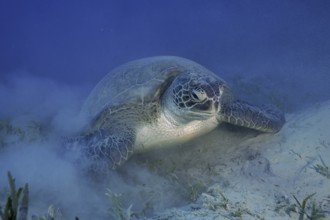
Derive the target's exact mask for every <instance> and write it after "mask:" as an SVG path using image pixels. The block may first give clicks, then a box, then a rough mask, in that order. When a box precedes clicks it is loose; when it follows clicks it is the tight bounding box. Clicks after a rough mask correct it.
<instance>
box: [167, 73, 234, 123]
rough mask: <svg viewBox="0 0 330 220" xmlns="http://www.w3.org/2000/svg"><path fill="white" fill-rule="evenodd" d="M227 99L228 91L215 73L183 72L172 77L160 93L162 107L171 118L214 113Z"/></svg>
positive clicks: (202, 117)
mask: <svg viewBox="0 0 330 220" xmlns="http://www.w3.org/2000/svg"><path fill="white" fill-rule="evenodd" d="M228 100H231V92H230V89H229V87H228V86H227V84H226V83H225V81H223V80H222V79H220V78H218V77H217V76H215V75H206V74H200V73H192V72H187V73H184V74H181V75H179V76H177V77H176V78H175V79H174V80H173V81H172V83H171V85H170V87H168V89H167V91H166V92H165V93H164V96H163V102H164V106H163V107H164V108H165V109H166V112H168V113H169V114H170V116H171V117H172V118H175V120H177V121H180V122H181V123H187V122H190V121H193V120H206V119H209V118H211V117H216V116H217V115H218V114H219V112H220V110H221V104H222V103H223V102H226V101H228Z"/></svg>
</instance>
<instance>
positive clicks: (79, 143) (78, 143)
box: [65, 130, 135, 171]
mask: <svg viewBox="0 0 330 220" xmlns="http://www.w3.org/2000/svg"><path fill="white" fill-rule="evenodd" d="M122 134H123V133H122ZM124 134H125V135H126V136H125V137H123V135H121V136H118V135H114V134H109V133H108V132H106V131H105V130H96V131H94V132H92V133H89V134H87V135H83V136H78V137H74V138H68V139H66V141H65V147H66V150H67V151H73V152H78V153H79V156H78V158H77V159H78V161H79V160H80V161H83V163H86V160H87V166H88V167H87V169H89V170H96V171H99V170H103V169H109V168H111V169H116V167H117V166H119V165H121V164H123V163H124V162H125V161H126V160H127V159H128V158H129V157H130V156H131V155H132V153H133V145H134V139H135V137H134V135H133V132H128V131H127V130H126V131H125V132H124Z"/></svg>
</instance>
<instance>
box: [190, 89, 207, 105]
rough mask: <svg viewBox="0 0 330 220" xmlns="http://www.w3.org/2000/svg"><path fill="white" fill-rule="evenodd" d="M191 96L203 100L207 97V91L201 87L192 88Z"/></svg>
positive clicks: (196, 99) (198, 100)
mask: <svg viewBox="0 0 330 220" xmlns="http://www.w3.org/2000/svg"><path fill="white" fill-rule="evenodd" d="M190 96H191V98H192V99H193V100H194V101H196V102H203V101H204V100H205V99H206V98H207V95H206V93H205V91H204V90H203V89H201V88H194V89H192V90H191V92H190Z"/></svg>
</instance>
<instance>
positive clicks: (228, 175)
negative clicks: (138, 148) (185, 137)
mask: <svg viewBox="0 0 330 220" xmlns="http://www.w3.org/2000/svg"><path fill="white" fill-rule="evenodd" d="M329 116H330V101H327V102H323V103H319V104H315V105H314V106H313V107H311V108H309V109H305V110H303V111H301V112H297V113H294V114H288V115H286V119H287V122H286V124H285V125H284V127H283V129H282V130H281V131H280V132H278V133H277V134H264V133H259V132H255V131H252V130H249V129H243V128H238V127H236V126H230V125H225V124H223V125H221V126H220V127H219V128H218V129H216V130H215V131H213V132H211V133H210V134H208V135H206V136H203V137H200V138H198V139H196V140H194V141H193V142H190V143H187V144H184V145H182V146H175V147H171V148H166V149H160V150H157V151H153V152H147V153H143V154H139V155H135V156H133V157H132V158H131V159H130V160H129V161H128V162H127V163H125V164H124V165H123V166H121V167H120V168H119V169H118V170H116V171H114V172H111V174H110V175H109V177H108V178H104V179H103V178H101V179H102V181H101V182H102V183H97V181H90V178H85V177H81V174H80V173H79V174H77V171H75V167H74V166H71V165H69V163H68V162H67V161H62V159H59V158H58V157H57V156H54V155H52V151H48V150H45V149H44V148H42V147H32V146H31V147H30V148H26V147H22V148H19V147H18V148H17V149H18V150H15V149H13V150H10V152H9V150H7V148H4V150H3V151H1V155H0V167H1V170H0V171H1V179H2V180H3V179H5V172H6V171H7V170H11V171H12V173H13V175H14V177H16V179H17V184H18V185H22V184H23V183H25V182H28V183H29V184H30V189H31V193H30V194H31V195H30V201H31V202H30V205H31V207H30V208H31V209H30V213H31V214H32V213H39V214H40V215H41V214H42V213H45V212H47V211H46V210H47V207H49V206H50V205H55V207H57V208H58V210H61V212H62V213H63V215H62V214H61V215H58V216H57V217H56V218H55V219H74V216H79V217H80V219H92V218H93V219H113V218H115V217H116V213H112V215H111V214H109V210H110V211H111V210H112V211H113V210H114V209H111V207H112V206H113V204H111V202H109V200H108V198H106V196H105V193H106V192H107V191H106V189H107V188H108V189H111V190H112V191H113V192H115V193H118V195H119V193H122V195H123V197H122V198H123V203H122V204H121V205H122V211H123V212H124V214H123V215H118V213H117V217H118V216H119V217H120V216H121V219H125V218H126V219H129V217H130V219H136V218H138V219H281V220H283V219H299V216H300V217H301V216H302V214H301V213H302V207H301V206H299V204H298V202H299V203H300V205H302V203H303V200H304V199H305V198H307V197H308V196H310V195H312V196H310V198H309V199H307V200H306V207H305V208H304V210H303V212H304V213H305V215H304V219H313V218H311V216H312V215H313V214H312V211H313V206H314V217H316V215H315V212H316V213H317V214H318V215H319V216H323V217H322V218H314V219H330V173H329V172H330V171H329V166H330V129H329V127H330V117H329ZM8 149H9V148H8ZM17 161H18V162H17ZM5 184H6V183H5V181H1V184H0V186H1V189H3V187H4V185H5ZM1 195H2V196H3V194H0V198H1V200H0V201H4V200H3V199H4V198H3V197H1ZM295 198H296V199H297V201H296V200H295ZM0 205H3V202H1V203H0ZM109 207H110V209H109ZM129 207H131V208H130V209H129ZM127 210H128V211H130V212H129V214H130V213H132V215H131V216H127V215H126V214H127V213H128V212H127ZM117 211H118V210H117ZM125 215H126V216H125Z"/></svg>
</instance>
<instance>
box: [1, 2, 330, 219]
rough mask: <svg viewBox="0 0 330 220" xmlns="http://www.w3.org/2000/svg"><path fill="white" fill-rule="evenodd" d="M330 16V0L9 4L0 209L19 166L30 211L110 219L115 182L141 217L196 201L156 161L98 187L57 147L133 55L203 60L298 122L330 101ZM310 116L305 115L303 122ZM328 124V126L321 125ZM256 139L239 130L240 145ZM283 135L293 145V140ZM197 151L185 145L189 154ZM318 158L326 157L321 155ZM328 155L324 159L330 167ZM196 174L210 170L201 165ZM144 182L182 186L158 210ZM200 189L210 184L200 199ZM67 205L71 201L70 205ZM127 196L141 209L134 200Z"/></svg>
mask: <svg viewBox="0 0 330 220" xmlns="http://www.w3.org/2000/svg"><path fill="white" fill-rule="evenodd" d="M329 21H330V1H327V0H318V1H307V0H300V1H298V0H292V1H276V0H266V1H261V0H260V1H257V0H256V1H247V0H242V1H231V0H209V1H200V0H181V1H174V0H169V1H151V0H150V1H148V0H139V1H133V0H130V1H125V0H123V1H119V0H118V1H115V0H97V1H87V0H86V1H64V0H56V1H51V0H29V1H19V0H12V1H9V0H8V1H7V0H4V1H1V2H0V187H1V188H0V207H4V204H5V200H6V199H5V198H6V195H7V194H6V189H7V188H6V187H7V174H6V173H7V171H8V170H10V171H11V172H12V175H13V176H14V177H15V178H16V183H17V185H19V186H23V185H24V183H26V182H28V183H29V184H30V188H31V192H32V193H31V198H30V200H31V205H32V208H31V210H32V211H31V212H33V213H36V214H38V215H42V214H43V213H44V212H47V209H48V208H49V207H50V206H51V205H53V204H54V206H55V207H57V206H58V207H60V206H66V207H69V208H68V210H66V213H69V212H70V211H69V210H70V208H72V207H75V208H74V210H75V211H74V212H73V213H70V214H68V215H67V216H70V218H67V217H57V218H58V219H73V217H74V216H75V215H80V216H83V217H84V216H85V218H81V219H92V217H91V216H93V217H95V215H94V214H95V212H97V213H98V215H96V217H95V218H96V219H103V218H107V210H108V209H109V207H110V206H111V205H109V204H108V203H107V202H106V201H105V200H107V198H103V196H104V194H105V193H107V191H106V189H107V188H111V189H113V191H116V185H120V186H121V187H122V188H121V189H120V190H118V191H119V192H121V193H126V194H129V195H132V196H131V199H132V204H133V206H132V207H133V209H134V207H137V210H138V211H136V212H139V213H144V214H140V215H136V216H139V217H141V216H143V215H145V216H147V217H150V216H152V215H154V214H155V213H157V212H159V211H162V210H164V209H165V208H172V207H175V206H178V207H179V206H181V205H185V204H187V203H188V202H190V201H188V202H187V201H184V199H181V198H180V199H178V200H175V199H174V198H175V194H176V191H173V188H172V185H171V183H172V182H173V179H171V180H169V179H168V178H167V177H168V176H167V174H168V172H169V171H168V170H165V171H164V168H162V169H158V172H159V173H157V172H150V170H152V171H153V168H154V166H156V165H157V164H156V163H157V161H156V160H154V161H153V163H152V164H153V165H152V168H150V164H148V166H147V168H143V170H142V171H141V170H139V168H136V167H135V165H136V164H134V162H133V163H132V164H131V165H130V164H129V165H127V167H126V170H129V171H125V167H124V168H123V169H122V170H121V171H120V172H121V173H124V174H122V175H119V174H113V175H114V176H113V177H112V180H113V183H110V185H111V187H109V184H107V183H102V184H104V185H102V186H101V187H100V186H99V185H98V186H97V187H95V185H96V183H94V182H93V181H90V180H89V179H87V180H86V179H83V180H82V179H80V178H81V177H80V176H79V175H80V174H77V172H76V171H75V170H74V167H73V166H72V165H70V164H68V162H67V161H62V160H61V159H59V158H58V157H57V156H55V155H53V153H52V150H48V149H47V148H50V149H54V148H56V146H55V145H56V141H55V140H56V138H57V137H58V136H61V135H63V134H64V133H66V132H67V133H72V132H74V131H76V129H77V128H78V127H79V122H77V120H76V119H75V116H76V115H77V113H78V112H79V110H80V107H81V105H82V103H83V101H84V99H85V98H86V96H87V95H88V93H89V92H90V90H91V89H92V88H93V87H94V86H95V85H96V84H97V82H99V81H100V80H101V79H102V77H103V76H104V75H105V74H107V73H108V72H109V71H111V70H112V69H113V68H115V67H116V66H118V65H121V64H123V63H125V62H127V61H130V60H134V59H138V58H143V57H148V56H157V55H174V56H181V57H185V58H188V59H191V60H194V61H195V62H197V63H199V64H201V65H203V66H205V67H206V68H208V69H210V70H212V71H213V72H214V73H216V74H217V75H219V76H220V77H221V78H223V79H224V80H226V81H227V82H228V83H229V85H230V86H231V87H232V89H233V91H234V93H235V95H236V97H238V98H241V99H244V100H248V101H251V102H254V103H257V104H262V103H271V104H274V105H276V106H278V107H279V108H280V109H282V110H283V111H285V112H286V113H287V114H289V115H291V116H292V115H293V116H292V117H293V118H295V117H296V118H297V117H298V116H294V115H297V114H300V113H301V112H303V111H305V110H306V109H310V108H314V107H315V106H319V103H323V102H326V101H327V100H329V99H330V22H329ZM326 109H329V107H326ZM306 114H307V113H306ZM307 115H308V114H307ZM309 115H310V114H309ZM329 116H330V112H329V111H325V113H324V117H329ZM289 118H290V116H289ZM303 118H304V115H302V116H301V117H300V118H299V117H298V119H297V121H299V122H301V120H303ZM323 120H324V118H322V117H321V118H319V119H318V120H315V122H314V121H313V123H312V122H310V123H309V124H308V123H307V125H306V126H312V125H313V126H316V127H317V126H318V123H320V122H321V121H323ZM289 121H290V120H289ZM295 125H296V124H294V126H295ZM294 126H292V127H294ZM304 126H305V125H304ZM292 127H291V128H292ZM327 129H328V130H329V127H328V126H326V125H325V126H324V128H323V127H322V129H321V130H322V131H326V130H327ZM316 130H317V129H316ZM290 131H292V130H290ZM292 132H293V131H292ZM317 132H318V131H316V133H315V134H317ZM306 133H307V132H306ZM306 133H304V135H305V134H306ZM290 134H291V133H290ZM313 134H314V133H313ZM246 135H247V136H246ZM252 136H254V134H250V133H248V134H245V135H243V136H240V138H242V142H241V143H243V142H244V141H245V140H246V138H247V137H249V138H251V137H252ZM288 136H289V135H288ZM210 137H211V136H210ZM222 137H223V136H222ZM226 137H227V136H226ZM228 137H229V139H230V140H229V141H228V140H226V141H227V142H230V141H233V140H236V138H237V136H235V135H233V136H230V134H228ZM313 137H314V138H315V140H317V143H318V146H319V145H322V146H323V145H324V146H325V147H324V148H325V149H327V150H326V151H324V153H322V156H323V159H324V158H330V152H329V149H330V147H329V146H330V145H329V143H330V140H328V139H324V140H323V139H322V138H320V137H318V136H313ZM323 137H324V136H323ZM324 138H325V137H324ZM45 139H47V141H45ZM49 140H50V141H49ZM313 140H314V139H313ZM203 141H207V140H206V139H203ZM203 141H202V142H203ZM202 142H201V141H200V142H198V141H197V143H195V144H197V145H198V144H201V143H202ZM214 142H215V141H213V142H212V143H214ZM227 142H226V144H227ZM273 142H275V141H274V140H273ZM280 142H281V143H282V142H283V143H284V141H283V138H282V139H281V141H280ZM307 142H308V141H306V143H307ZM203 143H205V142H203ZM235 143H236V142H235ZM244 143H245V142H244ZM258 143H259V142H258ZM292 143H296V142H295V141H292ZM308 143H309V142H308ZM322 143H323V144H322ZM210 145H212V144H210ZM236 145H237V146H238V145H240V144H238V143H236ZM236 145H235V146H236ZM247 145H248V144H247ZM247 145H246V146H247ZM252 145H253V144H251V146H252ZM293 145H294V144H293ZM293 145H292V146H293ZM310 145H312V144H310ZM228 146H230V145H228ZM253 146H254V145H253ZM197 148H198V147H197ZM197 148H196V149H197ZM256 148H257V147H256ZM297 148H298V146H297ZM212 149H213V148H212ZM214 149H216V148H214ZM235 149H236V148H235ZM322 149H323V148H322ZM186 150H187V149H186ZM186 150H182V149H181V150H180V152H181V151H182V152H181V155H184V151H186ZM249 152H250V151H249ZM322 152H323V151H322ZM314 153H315V155H314V154H313V155H314V156H315V158H316V157H318V156H319V154H320V151H317V150H316V151H315V152H314ZM213 154H214V152H213ZM264 155H266V153H265V154H264ZM291 156H292V155H291ZM265 157H266V156H265ZM206 158H208V157H206ZM267 158H268V159H269V157H267ZM208 159H209V160H210V161H212V159H210V158H208ZM323 159H321V162H322V161H323ZM142 160H148V159H144V158H143V159H140V162H139V160H138V162H137V164H139V163H140V164H141V161H142ZM214 160H215V159H214ZM270 160H271V159H270ZM271 161H272V160H271ZM321 162H320V164H321V165H322V164H323V165H324V166H325V164H326V163H327V161H325V162H324V163H323V162H322V163H321ZM167 163H170V162H167ZM167 163H166V162H164V164H167ZM142 164H143V163H142ZM155 164H156V165H155ZM188 165H189V166H190V165H192V164H190V163H188V164H184V165H182V164H181V165H178V167H180V166H181V168H182V169H183V167H184V168H185V169H186V168H187V167H188ZM315 166H316V167H317V165H315ZM325 167H327V166H325ZM243 168H244V166H243ZM318 171H320V169H318ZM127 172H128V174H127ZM219 172H220V171H219ZM132 173H133V174H134V175H135V174H136V175H137V176H134V175H133V174H132ZM173 173H174V172H173ZM191 173H193V174H196V175H200V173H198V172H196V171H195V170H194V171H191ZM157 174H159V176H158V175H157ZM127 176H129V177H127ZM177 176H178V175H177ZM126 177H127V178H126ZM134 178H136V179H138V180H137V182H134V181H133V180H132V179H134ZM171 178H174V175H172V177H171ZM175 178H177V177H175ZM205 178H207V177H205ZM329 178H330V177H329ZM127 179H130V180H127ZM143 179H144V180H146V179H147V180H148V181H149V183H150V182H151V183H152V184H153V185H155V186H156V185H157V184H159V183H163V182H164V181H168V182H167V183H166V184H165V186H162V185H159V187H160V188H159V189H158V188H157V187H156V189H154V188H153V190H154V191H157V190H158V192H159V191H161V190H164V192H167V193H168V192H171V191H173V192H172V193H169V194H168V195H166V196H164V198H162V199H164V200H162V202H163V203H166V204H165V205H164V204H161V205H159V204H158V203H157V202H159V201H160V200H157V199H155V198H154V197H153V199H150V201H152V202H150V203H154V204H156V203H157V205H155V207H156V206H157V207H158V208H155V207H152V208H150V207H151V206H152V205H150V204H148V202H146V201H145V200H144V199H145V198H146V197H145V195H142V196H141V195H140V194H141V193H140V192H141V189H140V188H139V187H142V188H143V184H146V183H144V182H143V181H142V180H143ZM225 179H226V178H225ZM229 181H230V180H229ZM325 181H329V180H328V179H325ZM82 182H83V183H82ZM211 182H212V181H211ZM214 182H222V183H224V182H226V181H224V180H223V179H221V180H219V179H215V180H214V181H213V182H212V184H213V183H214ZM275 182H276V181H275ZM179 183H180V184H182V182H180V181H179ZM185 184H186V183H185ZM203 184H204V183H203ZM77 185H81V186H80V187H81V188H79V187H78V188H77ZM174 185H175V184H174ZM196 185H198V183H194V185H189V184H188V186H189V187H190V186H191V187H192V186H196ZM206 185H207V184H206V183H205V186H204V185H203V187H201V189H202V188H203V189H204V188H207V186H206ZM224 185H226V184H222V187H225V186H224ZM33 187H35V188H34V189H33ZM135 187H136V188H139V189H140V191H139V193H138V192H136V191H134V189H135ZM162 187H163V188H162ZM175 187H177V186H176V185H175ZM192 189H194V188H192ZM1 190H2V191H1ZM143 190H145V191H143ZM143 190H142V191H143V193H145V192H146V191H148V190H146V189H143ZM198 191H199V190H198ZM148 193H150V191H148ZM194 193H197V192H194ZM201 193H202V190H201V191H199V192H198V193H197V194H198V195H199V194H201ZM165 194H166V193H165ZM197 194H196V195H195V194H194V195H193V197H194V198H193V200H195V199H196V198H195V197H197V196H198V195H197ZM55 195H56V196H57V197H56V196H55ZM100 195H101V196H100ZM107 195H108V197H110V200H111V198H112V200H111V201H112V202H113V201H114V200H113V198H116V197H113V195H114V194H111V193H110V194H109V192H108V194H107ZM157 195H158V194H157ZM307 195H308V194H307ZM133 197H134V198H133ZM220 197H221V195H220ZM302 197H304V196H302ZM45 198H47V199H45ZM86 198H88V199H86ZM87 200H88V201H87ZM124 200H125V199H124ZM174 200H175V201H174ZM291 200H292V201H293V203H294V201H295V200H294V199H292V198H291ZM61 201H65V202H63V204H64V205H63V204H62V203H61ZM329 201H330V200H329ZM124 203H125V207H126V208H127V207H130V206H129V205H130V204H131V202H130V201H129V199H127V198H126V200H125V201H124ZM159 203H160V202H159ZM96 204H97V205H96ZM100 204H101V205H100ZM142 204H143V205H142ZM112 205H113V204H112ZM139 205H140V206H141V207H140V206H139ZM86 206H87V207H88V208H86ZM149 206H150V207H149ZM146 207H149V208H148V209H147V208H146ZM64 209H65V208H64ZM77 210H84V212H82V213H80V212H79V211H77ZM99 210H100V211H99ZM141 210H143V211H141ZM145 210H147V211H145ZM112 211H113V210H112ZM64 212H65V211H64ZM117 212H118V210H117ZM63 216H65V213H64V214H63ZM105 216H106V217H105ZM112 217H113V216H112ZM116 217H118V216H115V217H114V218H116ZM282 217H283V216H282ZM118 218H122V219H125V218H124V217H123V216H119V217H118ZM286 218H287V219H291V218H290V216H289V215H285V217H283V219H286ZM110 219H111V217H110ZM173 219H175V218H173ZM266 219H267V218H266ZM270 219H272V218H270ZM296 219H298V218H296Z"/></svg>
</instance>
